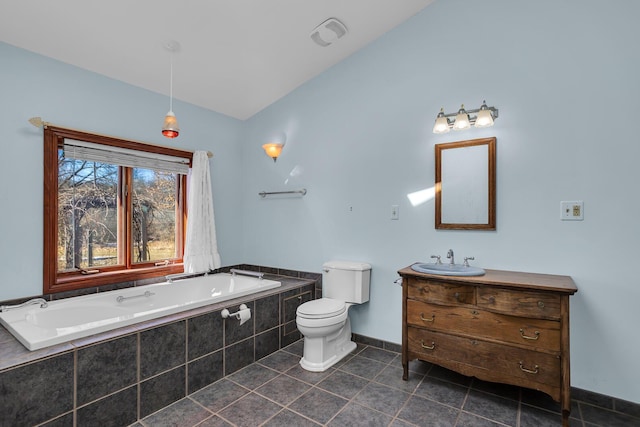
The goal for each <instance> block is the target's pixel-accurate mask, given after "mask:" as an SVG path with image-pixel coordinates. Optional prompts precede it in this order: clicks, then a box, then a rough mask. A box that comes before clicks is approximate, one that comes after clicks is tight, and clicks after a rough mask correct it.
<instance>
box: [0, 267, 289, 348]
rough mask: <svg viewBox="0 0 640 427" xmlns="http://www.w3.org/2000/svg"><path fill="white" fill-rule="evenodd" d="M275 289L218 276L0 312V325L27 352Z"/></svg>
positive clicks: (260, 281) (270, 284)
mask: <svg viewBox="0 0 640 427" xmlns="http://www.w3.org/2000/svg"><path fill="white" fill-rule="evenodd" d="M279 286H280V282H276V281H274V280H266V279H258V278H254V277H246V276H232V275H231V274H228V273H218V274H211V275H208V276H201V277H195V278H189V279H182V280H178V281H174V282H173V283H159V284H155V285H147V286H141V287H137V288H127V289H123V290H118V291H109V292H101V293H97V294H92V295H84V296H80V297H73V298H67V299H62V300H58V301H51V302H48V307H46V308H40V304H36V305H31V306H26V307H22V308H18V309H11V310H8V311H5V312H2V313H0V323H2V325H3V326H4V327H5V328H7V330H9V331H10V332H11V333H12V334H13V335H14V336H15V337H16V338H17V339H18V341H20V342H21V343H22V344H23V345H24V346H25V347H27V348H28V349H29V350H37V349H40V348H43V347H48V346H51V345H54V344H60V343H63V342H67V341H71V340H73V339H77V338H82V337H86V336H89V335H93V334H97V333H100V332H105V331H109V330H112V329H116V328H121V327H123V326H129V325H132V324H134V323H139V322H143V321H145V320H150V319H155V318H158V317H162V316H167V315H169V314H174V313H178V312H181V311H186V310H190V309H193V308H198V307H202V306H205V305H209V304H214V303H217V302H220V301H226V300H229V299H233V298H238V297H241V296H245V295H249V294H253V293H256V292H261V291H265V290H268V289H273V288H277V287H279ZM146 292H148V293H149V294H148V296H144V294H145V293H146ZM120 297H122V298H120ZM131 297H134V298H131Z"/></svg>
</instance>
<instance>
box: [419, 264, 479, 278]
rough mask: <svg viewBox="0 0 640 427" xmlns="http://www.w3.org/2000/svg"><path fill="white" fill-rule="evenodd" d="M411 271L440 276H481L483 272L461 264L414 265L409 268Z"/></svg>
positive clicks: (477, 268)
mask: <svg viewBox="0 0 640 427" xmlns="http://www.w3.org/2000/svg"><path fill="white" fill-rule="evenodd" d="M411 269H412V270H413V271H417V272H420V273H427V274H437V275H440V276H482V275H484V270H483V269H481V268H479V267H471V266H466V265H463V264H422V263H419V262H418V263H415V264H413V265H412V266H411Z"/></svg>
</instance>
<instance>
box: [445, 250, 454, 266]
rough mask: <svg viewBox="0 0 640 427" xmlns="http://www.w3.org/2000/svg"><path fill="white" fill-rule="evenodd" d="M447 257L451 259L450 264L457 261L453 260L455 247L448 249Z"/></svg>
mask: <svg viewBox="0 0 640 427" xmlns="http://www.w3.org/2000/svg"><path fill="white" fill-rule="evenodd" d="M447 258H448V259H450V260H451V261H450V262H449V264H451V265H454V264H455V263H456V262H455V261H454V260H453V249H449V250H448V251H447Z"/></svg>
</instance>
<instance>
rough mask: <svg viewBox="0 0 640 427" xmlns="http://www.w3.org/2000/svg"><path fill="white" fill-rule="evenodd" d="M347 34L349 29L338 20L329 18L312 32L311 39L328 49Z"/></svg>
mask: <svg viewBox="0 0 640 427" xmlns="http://www.w3.org/2000/svg"><path fill="white" fill-rule="evenodd" d="M345 34H347V27H345V26H344V24H343V23H342V22H340V21H338V20H337V19H336V18H329V19H327V20H326V21H324V22H323V23H322V24H320V25H318V26H317V27H316V28H314V29H313V31H311V34H310V35H309V37H311V40H313V41H314V42H316V43H317V44H318V45H320V46H322V47H327V46H329V45H330V44H332V43H334V42H335V41H336V40H338V39H339V38H341V37H342V36H344V35H345Z"/></svg>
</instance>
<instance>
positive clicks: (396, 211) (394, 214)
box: [391, 205, 400, 219]
mask: <svg viewBox="0 0 640 427" xmlns="http://www.w3.org/2000/svg"><path fill="white" fill-rule="evenodd" d="M398 218H400V206H398V205H391V219H398Z"/></svg>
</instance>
